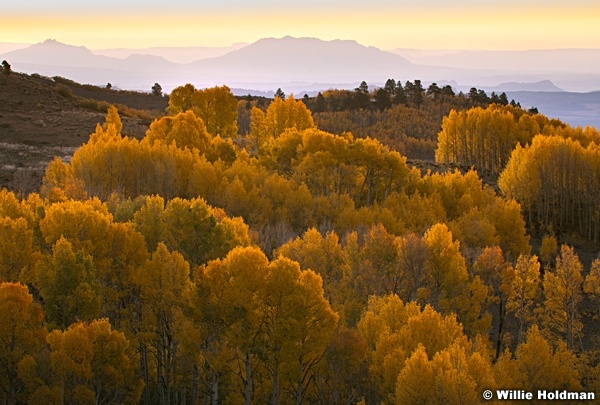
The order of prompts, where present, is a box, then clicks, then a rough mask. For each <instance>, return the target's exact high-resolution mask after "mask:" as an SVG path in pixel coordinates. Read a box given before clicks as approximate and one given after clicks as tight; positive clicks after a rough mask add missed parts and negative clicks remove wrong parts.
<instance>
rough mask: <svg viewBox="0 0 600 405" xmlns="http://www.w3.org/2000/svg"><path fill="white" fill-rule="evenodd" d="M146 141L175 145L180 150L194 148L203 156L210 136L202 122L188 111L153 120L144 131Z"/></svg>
mask: <svg viewBox="0 0 600 405" xmlns="http://www.w3.org/2000/svg"><path fill="white" fill-rule="evenodd" d="M146 139H148V141H150V142H151V143H153V142H155V141H162V142H164V143H165V144H167V145H170V144H171V143H175V144H176V145H177V147H179V148H181V149H183V148H190V149H192V148H196V149H198V151H199V153H200V154H204V153H205V152H206V151H207V150H208V146H209V145H210V141H211V136H210V135H209V133H208V131H207V130H206V126H205V124H204V121H202V119H201V118H199V117H197V116H196V115H195V114H194V112H192V111H191V110H190V111H186V112H181V113H179V114H177V115H175V116H167V117H162V118H161V119H159V120H154V122H152V124H150V128H148V131H146Z"/></svg>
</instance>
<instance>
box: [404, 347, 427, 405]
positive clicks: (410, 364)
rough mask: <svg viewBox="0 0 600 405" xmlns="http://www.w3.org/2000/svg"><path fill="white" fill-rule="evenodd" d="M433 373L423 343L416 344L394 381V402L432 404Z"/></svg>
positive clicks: (416, 404)
mask: <svg viewBox="0 0 600 405" xmlns="http://www.w3.org/2000/svg"><path fill="white" fill-rule="evenodd" d="M434 388H435V375H434V369H433V364H432V362H430V361H429V357H428V356H427V353H426V352H425V347H423V345H418V346H417V349H416V350H415V351H413V352H412V354H411V355H410V357H409V358H408V359H407V360H406V363H405V365H404V368H403V369H402V371H401V372H400V374H399V375H398V380H397V382H396V392H395V403H397V404H407V405H408V404H414V405H427V404H434V403H435V402H434V399H433V398H432V393H433V392H434Z"/></svg>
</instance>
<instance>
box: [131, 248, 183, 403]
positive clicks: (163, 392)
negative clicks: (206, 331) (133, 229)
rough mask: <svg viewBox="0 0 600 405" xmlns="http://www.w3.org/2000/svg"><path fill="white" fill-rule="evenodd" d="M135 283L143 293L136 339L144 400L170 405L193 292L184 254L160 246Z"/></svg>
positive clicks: (139, 273)
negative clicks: (143, 386)
mask: <svg viewBox="0 0 600 405" xmlns="http://www.w3.org/2000/svg"><path fill="white" fill-rule="evenodd" d="M134 280H135V282H136V284H137V285H138V286H139V289H140V297H139V298H140V309H141V313H140V316H141V320H140V324H139V325H138V328H137V338H138V341H139V343H140V361H141V365H142V378H143V379H144V384H145V388H144V396H145V397H146V400H148V401H151V402H154V403H157V404H167V403H169V402H170V401H171V396H172V395H173V393H174V391H175V389H176V379H175V377H176V373H175V371H176V369H177V365H178V360H179V358H178V355H177V353H178V349H179V347H180V339H181V338H180V334H181V333H182V330H184V325H185V323H186V322H189V321H188V320H186V319H185V317H184V311H186V310H187V308H189V297H190V294H191V291H192V289H193V284H192V282H191V280H190V266H189V264H188V263H187V262H186V261H185V260H184V258H183V256H182V255H181V254H179V253H177V252H173V253H170V252H169V250H168V249H167V247H166V246H165V245H164V244H163V243H159V244H158V247H157V249H156V251H155V252H154V253H153V254H152V258H151V259H150V260H149V261H148V262H147V263H146V265H145V266H143V267H141V268H140V269H138V270H137V272H136V274H135V275H134ZM150 367H152V368H153V370H152V372H150V370H149V368H150ZM150 376H153V377H154V380H151V379H150Z"/></svg>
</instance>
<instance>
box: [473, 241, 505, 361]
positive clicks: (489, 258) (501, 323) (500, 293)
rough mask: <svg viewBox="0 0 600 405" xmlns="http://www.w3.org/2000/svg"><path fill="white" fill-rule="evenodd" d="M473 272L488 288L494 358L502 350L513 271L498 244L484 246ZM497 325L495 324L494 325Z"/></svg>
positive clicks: (474, 264)
mask: <svg viewBox="0 0 600 405" xmlns="http://www.w3.org/2000/svg"><path fill="white" fill-rule="evenodd" d="M473 272H474V274H476V275H478V276H480V277H481V279H482V281H483V283H484V284H485V285H486V287H487V288H488V290H489V295H488V298H487V301H488V303H489V304H488V305H490V306H491V307H492V308H493V315H494V318H495V319H494V329H495V330H496V331H497V332H496V333H495V336H496V337H495V346H496V359H497V358H498V357H499V356H500V353H501V352H502V345H503V343H504V339H503V338H504V333H505V321H506V314H507V305H508V300H509V297H510V295H511V293H512V288H513V282H514V277H515V271H514V269H513V267H512V266H511V265H510V263H507V262H506V261H505V260H504V255H503V252H502V249H501V248H500V247H498V246H495V247H486V248H485V249H484V250H483V252H482V253H481V254H480V255H479V257H478V258H477V259H476V260H475V263H473ZM496 325H497V326H496Z"/></svg>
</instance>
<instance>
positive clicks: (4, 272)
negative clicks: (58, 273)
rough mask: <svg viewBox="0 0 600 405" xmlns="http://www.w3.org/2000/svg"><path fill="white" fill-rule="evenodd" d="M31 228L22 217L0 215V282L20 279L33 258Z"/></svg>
mask: <svg viewBox="0 0 600 405" xmlns="http://www.w3.org/2000/svg"><path fill="white" fill-rule="evenodd" d="M33 252H34V248H33V230H31V229H29V225H28V224H27V221H26V220H25V219H24V218H17V219H12V218H10V217H4V218H2V217H0V282H1V281H13V282H15V281H18V280H21V275H22V273H23V272H24V271H25V272H26V270H27V268H28V267H29V265H30V264H31V262H32V260H33V256H32V255H33Z"/></svg>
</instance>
